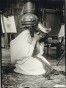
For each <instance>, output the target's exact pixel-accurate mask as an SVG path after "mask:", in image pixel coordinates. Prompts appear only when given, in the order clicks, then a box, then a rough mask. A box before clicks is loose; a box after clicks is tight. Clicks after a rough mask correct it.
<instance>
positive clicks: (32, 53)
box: [10, 23, 51, 75]
mask: <svg viewBox="0 0 66 88" xmlns="http://www.w3.org/2000/svg"><path fill="white" fill-rule="evenodd" d="M37 29H38V30H37V32H35V31H34V36H33V37H32V36H31V34H30V33H31V32H30V30H29V27H27V28H25V30H24V31H22V32H21V33H20V34H19V35H18V36H17V37H16V38H15V39H14V40H12V41H11V43H10V50H11V62H12V64H15V67H16V68H15V69H14V71H15V72H17V73H21V74H26V75H42V74H45V73H46V72H49V71H51V65H50V63H49V62H48V61H47V60H46V59H45V58H44V57H43V56H42V54H43V53H42V47H41V46H40V45H41V44H40V43H39V40H40V39H41V38H42V37H44V36H45V35H46V33H48V32H47V28H44V27H43V26H42V24H41V23H39V24H38V27H37ZM32 30H33V29H32Z"/></svg>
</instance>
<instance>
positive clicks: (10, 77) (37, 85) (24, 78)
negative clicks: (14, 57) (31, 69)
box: [2, 50, 66, 88]
mask: <svg viewBox="0 0 66 88" xmlns="http://www.w3.org/2000/svg"><path fill="white" fill-rule="evenodd" d="M2 53H3V58H2V88H58V87H53V86H55V85H57V84H58V85H65V76H66V73H65V59H63V60H62V61H61V63H60V65H59V66H56V64H57V60H56V59H54V57H51V58H52V59H51V58H49V56H48V60H49V62H50V63H51V65H52V67H53V69H56V70H57V71H59V72H60V74H58V75H54V74H53V75H52V76H51V80H48V79H47V78H45V77H44V76H42V75H41V76H28V75H22V74H18V73H15V72H13V69H14V68H13V66H12V67H11V66H10V63H9V62H10V59H9V58H10V54H9V50H3V51H2ZM50 53H51V52H50ZM52 53H54V52H52ZM52 53H51V55H54V54H52ZM6 63H8V64H9V65H8V66H6ZM59 88H66V87H59Z"/></svg>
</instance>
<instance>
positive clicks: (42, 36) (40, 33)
mask: <svg viewBox="0 0 66 88" xmlns="http://www.w3.org/2000/svg"><path fill="white" fill-rule="evenodd" d="M37 34H38V35H39V36H40V39H41V38H44V37H45V35H46V33H43V32H41V31H38V32H37Z"/></svg>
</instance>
